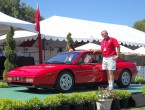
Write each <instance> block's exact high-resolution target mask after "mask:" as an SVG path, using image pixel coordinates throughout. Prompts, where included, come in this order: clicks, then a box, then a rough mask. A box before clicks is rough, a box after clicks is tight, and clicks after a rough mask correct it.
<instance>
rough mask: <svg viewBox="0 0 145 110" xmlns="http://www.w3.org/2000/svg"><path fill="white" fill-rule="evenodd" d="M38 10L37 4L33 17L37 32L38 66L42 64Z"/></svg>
mask: <svg viewBox="0 0 145 110" xmlns="http://www.w3.org/2000/svg"><path fill="white" fill-rule="evenodd" d="M39 19H40V10H39V5H38V4H37V10H36V15H35V22H36V25H35V29H36V31H37V32H38V48H39V64H42V63H43V57H42V38H41V33H40V23H39Z"/></svg>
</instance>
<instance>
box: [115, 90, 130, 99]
mask: <svg viewBox="0 0 145 110" xmlns="http://www.w3.org/2000/svg"><path fill="white" fill-rule="evenodd" d="M117 95H118V97H119V98H120V99H127V98H129V97H130V95H131V93H130V92H128V91H127V90H119V91H118V94H117Z"/></svg>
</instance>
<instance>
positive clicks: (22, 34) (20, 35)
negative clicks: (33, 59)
mask: <svg viewBox="0 0 145 110" xmlns="http://www.w3.org/2000/svg"><path fill="white" fill-rule="evenodd" d="M37 36H38V34H37V33H33V32H29V31H24V30H18V31H15V32H14V36H13V38H14V39H15V41H16V42H23V41H27V40H29V41H30V40H32V39H33V40H36V39H37ZM5 40H6V34H5V35H2V36H0V43H4V42H5Z"/></svg>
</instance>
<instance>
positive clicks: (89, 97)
mask: <svg viewBox="0 0 145 110" xmlns="http://www.w3.org/2000/svg"><path fill="white" fill-rule="evenodd" d="M84 101H85V102H87V103H92V102H96V101H98V95H97V94H96V92H86V93H84Z"/></svg>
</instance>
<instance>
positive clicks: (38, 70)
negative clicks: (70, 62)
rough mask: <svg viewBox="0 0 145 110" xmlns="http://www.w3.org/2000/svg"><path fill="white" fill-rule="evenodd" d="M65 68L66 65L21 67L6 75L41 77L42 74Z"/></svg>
mask: <svg viewBox="0 0 145 110" xmlns="http://www.w3.org/2000/svg"><path fill="white" fill-rule="evenodd" d="M66 66H67V65H61V64H40V65H31V66H23V67H19V68H16V69H14V70H12V71H10V72H9V73H8V74H9V75H15V74H23V75H24V74H25V75H27V76H34V75H43V73H48V72H57V71H59V70H61V68H64V67H66Z"/></svg>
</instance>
